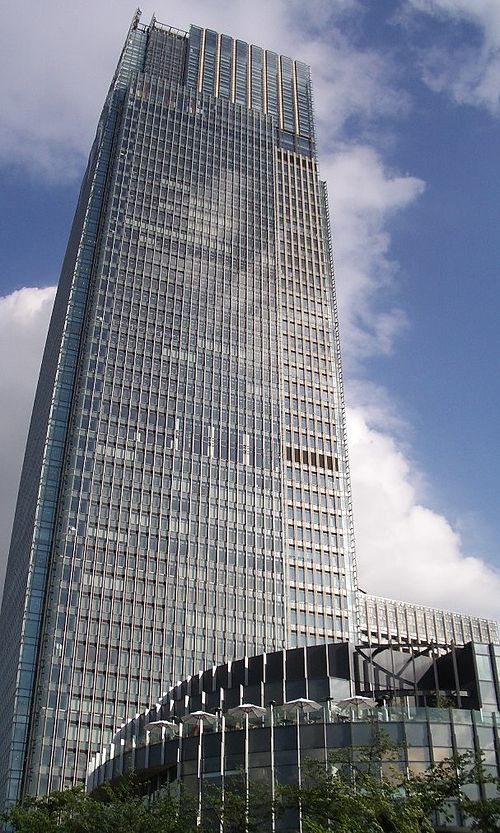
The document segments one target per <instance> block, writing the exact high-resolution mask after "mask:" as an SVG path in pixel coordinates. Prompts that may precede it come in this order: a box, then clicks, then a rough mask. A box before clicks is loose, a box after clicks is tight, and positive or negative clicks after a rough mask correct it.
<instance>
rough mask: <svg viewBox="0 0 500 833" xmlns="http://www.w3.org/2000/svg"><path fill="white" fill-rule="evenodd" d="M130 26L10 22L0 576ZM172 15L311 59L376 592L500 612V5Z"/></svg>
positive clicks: (169, 16)
mask: <svg viewBox="0 0 500 833" xmlns="http://www.w3.org/2000/svg"><path fill="white" fill-rule="evenodd" d="M152 11H153V8H152V7H151V8H149V7H148V6H144V16H143V19H144V20H146V21H147V20H149V18H150V16H151V13H152ZM132 12H133V7H132V6H130V8H129V7H128V6H127V5H126V4H124V3H123V2H118V0H111V2H109V3H107V4H106V5H105V7H102V6H101V5H100V4H97V3H96V2H95V0H90V2H86V3H83V2H80V0H74V2H70V3H67V4H61V3H59V2H55V0H48V2H47V3H44V4H43V5H40V4H35V3H34V2H33V0H28V2H27V3H26V4H25V8H24V15H23V17H24V22H23V26H22V29H20V28H19V24H18V21H17V19H16V15H15V14H12V16H11V19H10V20H5V21H4V24H3V31H2V32H1V34H0V38H1V39H2V40H3V43H2V44H1V48H2V55H3V60H4V62H5V63H6V71H4V72H3V80H2V82H1V86H0V96H1V99H0V100H1V101H2V108H1V115H0V119H1V123H0V165H1V167H2V176H1V183H2V185H1V192H0V200H1V215H0V216H1V217H2V222H1V227H0V295H1V296H2V299H0V348H1V350H2V353H1V354H0V395H1V397H2V401H3V402H4V408H3V412H2V415H1V417H0V465H1V467H2V471H3V472H4V477H3V478H2V481H3V482H2V484H0V563H1V561H2V559H3V560H4V554H5V549H6V546H7V543H6V542H7V540H8V536H9V525H10V523H11V519H12V507H13V500H14V495H15V490H16V481H17V478H18V476H19V468H20V461H21V454H22V446H23V443H24V438H25V433H26V429H27V419H28V414H29V408H30V401H31V400H32V397H33V386H34V380H35V377H36V369H37V365H38V363H39V360H40V351H41V345H42V343H43V337H44V332H45V330H46V326H47V321H48V315H49V311H50V303H51V298H52V291H51V290H50V289H49V287H51V286H53V285H54V283H55V282H56V281H57V277H58V273H59V269H60V264H61V260H62V256H63V253H64V247H65V243H66V238H67V234H68V229H69V225H70V222H71V217H72V212H73V209H74V205H75V202H76V197H77V193H78V187H79V180H80V177H81V174H82V171H83V168H84V165H85V158H86V154H87V152H88V149H89V147H90V142H91V139H92V134H93V131H94V129H95V125H96V122H97V117H98V112H99V109H100V106H101V105H102V102H103V99H104V96H105V92H106V89H107V85H108V84H109V80H110V78H111V75H112V72H113V68H114V65H115V63H116V59H117V57H118V54H119V50H120V48H121V43H122V41H123V39H124V37H125V34H126V30H127V27H128V24H129V20H130V17H131V15H132ZM155 12H156V15H157V17H158V19H159V20H161V21H163V22H166V23H170V24H171V25H174V26H177V27H178V28H181V29H182V28H188V26H189V24H190V23H191V22H194V23H198V24H201V25H208V26H211V27H213V28H217V29H218V30H219V31H226V32H228V33H229V34H233V35H237V36H240V37H242V38H244V39H246V40H250V41H252V42H257V43H259V44H261V45H263V46H267V47H269V48H273V49H276V50H277V51H281V52H283V53H285V54H291V55H292V56H293V57H299V58H301V59H303V60H305V61H306V62H308V63H310V64H311V67H312V73H313V83H314V89H315V107H316V114H317V120H318V129H319V141H320V166H321V171H322V175H323V176H324V177H325V178H326V179H327V181H328V185H329V192H330V205H331V209H332V226H333V235H334V247H335V251H334V255H335V263H336V282H337V289H338V296H339V309H340V317H341V337H342V347H343V357H344V371H345V385H346V400H347V406H348V432H349V437H350V459H351V471H352V479H353V497H354V510H355V518H354V520H355V529H356V534H357V542H358V559H359V573H360V583H361V585H362V586H364V587H366V589H369V590H373V591H375V592H378V593H380V594H385V595H394V596H397V597H401V598H411V600H412V601H421V602H423V603H429V604H438V605H440V606H443V607H449V608H456V609H460V610H464V611H466V612H467V611H469V612H472V613H475V614H478V615H488V616H497V617H500V602H499V598H500V594H499V592H498V591H499V590H500V573H499V570H500V551H499V546H498V542H499V540H500V513H499V511H498V510H499V480H500V476H499V473H498V461H499V451H500V449H499V445H500V443H499V439H498V436H499V433H498V418H497V412H498V410H499V408H500V373H499V355H500V351H499V337H498V326H497V320H498V307H499V304H498V301H499V290H498V278H499V277H500V275H499V272H500V243H499V234H498V227H499V222H498V220H499V208H498V207H499V205H500V178H499V176H498V167H499V165H498V147H499V126H500V3H499V2H498V0H376V1H375V2H373V0H337V2H335V3H332V2H331V0H324V2H323V0H312V2H309V3H308V4H303V3H299V2H295V0H287V2H285V0H268V2H264V0H256V2H253V3H252V4H251V8H250V7H249V4H246V3H244V2H240V0H233V2H227V0H213V2H211V3H206V2H201V0H185V2H182V3H181V2H180V0H176V2H169V3H163V4H162V3H161V2H160V3H157V4H156V5H155ZM21 35H22V37H20V36H21ZM40 287H43V288H46V289H45V291H43V292H40V291H39V290H38V289H37V288H40ZM17 290H22V292H16V291H17ZM13 344H15V345H16V349H15V350H13V349H12V346H13ZM1 572H2V570H1V566H0V584H1Z"/></svg>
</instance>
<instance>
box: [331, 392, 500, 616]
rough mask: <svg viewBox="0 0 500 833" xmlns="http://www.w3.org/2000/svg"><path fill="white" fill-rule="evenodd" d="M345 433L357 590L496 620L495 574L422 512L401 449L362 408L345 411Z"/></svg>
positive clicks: (498, 582)
mask: <svg viewBox="0 0 500 833" xmlns="http://www.w3.org/2000/svg"><path fill="white" fill-rule="evenodd" d="M378 416H379V417H380V416H381V414H380V413H379V415H378ZM347 426H348V439H349V454H350V463H351V476H352V490H353V500H354V512H355V521H356V539H357V545H358V550H359V558H358V562H359V563H358V573H359V582H360V586H361V587H363V588H365V589H367V590H368V591H369V592H370V593H375V594H379V595H381V596H389V597H393V598H397V599H404V600H406V601H412V602H417V603H420V604H422V603H426V604H429V605H433V606H435V607H442V608H445V609H457V610H460V611H464V612H467V613H470V614H475V615H477V616H489V617H492V618H496V619H500V572H499V571H498V570H495V569H494V568H492V567H490V566H488V565H487V564H486V563H485V562H484V561H482V560H481V559H479V558H475V557H473V556H470V555H466V554H465V553H464V551H463V546H462V542H461V540H460V536H459V534H458V532H457V531H456V530H455V529H454V528H453V527H452V526H451V524H450V523H449V522H448V520H447V519H446V518H445V517H444V516H443V515H441V514H439V513H438V512H435V511H433V510H432V509H430V508H429V507H427V506H425V502H424V501H423V500H422V491H423V489H422V483H423V478H422V475H421V473H420V472H419V471H418V469H416V467H415V465H414V463H413V462H412V460H411V457H410V456H409V453H408V449H407V448H405V447H404V445H402V444H401V443H400V442H398V440H397V438H396V436H395V435H394V433H391V432H389V431H387V430H384V429H383V428H382V427H378V428H375V427H373V424H371V420H370V412H369V411H368V412H367V411H366V410H365V409H364V408H363V406H362V405H358V406H353V407H351V408H349V410H348V414H347Z"/></svg>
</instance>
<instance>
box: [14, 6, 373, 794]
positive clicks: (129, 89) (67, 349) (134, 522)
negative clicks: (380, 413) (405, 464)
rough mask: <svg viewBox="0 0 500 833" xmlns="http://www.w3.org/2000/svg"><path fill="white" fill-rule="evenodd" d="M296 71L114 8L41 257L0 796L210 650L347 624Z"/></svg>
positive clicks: (302, 103)
mask: <svg viewBox="0 0 500 833" xmlns="http://www.w3.org/2000/svg"><path fill="white" fill-rule="evenodd" d="M330 254H331V253H330V235H329V225H328V210H327V196H326V191H325V187H324V184H323V183H322V182H321V180H320V178H319V174H318V165H317V160H316V147H315V136H314V124H313V112H312V93H311V84H310V77H309V70H308V68H307V67H306V66H305V65H303V64H301V63H299V62H297V61H293V60H291V59H289V58H286V57H283V56H279V55H277V54H275V53H273V52H269V51H265V50H263V49H261V48H260V47H256V46H249V45H248V44H246V43H244V42H242V41H239V40H234V39H233V38H231V37H228V36H226V35H219V34H217V33H216V32H214V31H211V30H204V29H200V28H197V27H194V26H193V27H191V30H190V32H189V34H187V33H185V32H180V31H178V30H176V29H172V28H169V27H165V26H163V25H161V24H159V23H157V22H156V21H155V20H153V21H152V22H151V24H150V25H149V26H144V25H142V24H141V23H140V19H139V17H138V16H136V17H135V18H134V21H133V23H132V26H131V28H130V31H129V34H128V37H127V41H126V44H125V46H124V49H123V52H122V55H121V58H120V61H119V64H118V68H117V71H116V73H115V76H114V78H113V81H112V84H111V88H110V91H109V94H108V97H107V99H106V103H105V105H104V109H103V112H102V115H101V119H100V121H99V125H98V129H97V135H96V139H95V142H94V145H93V148H92V151H91V154H90V159H89V163H88V167H87V171H86V173H85V177H84V180H83V184H82V188H81V192H80V197H79V201H78V206H77V210H76V214H75V219H74V222H73V227H72V230H71V234H70V239H69V243H68V248H67V252H66V256H65V259H64V264H63V268H62V274H61V279H60V284H59V289H58V293H57V298H56V302H55V307H54V313H53V317H52V321H51V325H50V330H49V335H48V340H47V345H46V350H45V354H44V358H43V363H42V369H41V373H40V380H39V384H38V390H37V394H36V400H35V406H34V411H33V417H32V421H31V427H30V432H29V437H28V444H27V450H26V457H25V462H24V466H23V472H22V478H21V485H20V491H19V498H18V504H17V510H16V517H15V522H14V529H13V534H12V543H11V549H10V555H9V564H8V570H7V577H6V584H5V592H4V600H3V606H2V613H1V633H2V634H8V635H9V639H8V641H7V640H6V639H5V638H3V639H2V644H1V647H0V650H1V657H0V669H1V679H0V698H1V702H2V704H3V707H4V711H3V714H2V718H1V721H0V797H1V799H2V800H4V799H6V800H7V801H13V800H15V799H16V798H17V797H18V796H19V795H21V794H23V793H25V792H32V793H44V792H46V791H48V790H51V789H55V788H60V787H65V786H68V785H70V784H72V783H74V782H75V781H78V780H83V778H84V775H85V770H86V765H87V762H88V759H89V757H90V756H91V755H92V754H93V753H95V752H96V751H98V749H99V748H100V746H101V744H102V742H104V743H106V742H107V741H108V740H109V738H110V737H111V734H112V732H113V731H114V729H115V728H116V727H117V726H118V725H119V724H120V723H121V721H122V720H124V719H127V718H129V717H131V716H133V714H134V713H135V712H136V711H140V710H142V709H144V708H145V707H146V706H148V705H149V704H150V703H151V702H153V701H154V700H155V699H156V698H157V697H158V696H159V694H160V693H161V692H162V691H163V690H165V689H167V688H168V687H169V686H170V685H171V684H172V683H173V682H175V681H176V680H177V679H180V678H182V677H185V676H186V675H188V674H190V673H194V672H197V671H198V670H199V669H200V668H205V667H207V666H209V665H210V664H212V663H213V664H214V665H215V664H217V663H221V662H223V661H224V660H225V659H227V658H233V657H237V656H244V655H251V654H257V653H259V652H262V651H265V650H267V651H269V650H273V649H279V648H281V647H283V646H291V647H294V646H296V645H301V644H304V643H312V642H317V641H321V640H325V639H333V640H339V639H349V638H350V639H355V638H356V635H357V617H356V572H355V563H354V553H353V548H352V522H351V509H350V489H349V472H348V464H347V453H346V446H345V436H344V418H343V398H342V379H341V370H340V357H339V343H338V330H337V318H336V308H335V297H334V291H333V276H332V267H331V256H330Z"/></svg>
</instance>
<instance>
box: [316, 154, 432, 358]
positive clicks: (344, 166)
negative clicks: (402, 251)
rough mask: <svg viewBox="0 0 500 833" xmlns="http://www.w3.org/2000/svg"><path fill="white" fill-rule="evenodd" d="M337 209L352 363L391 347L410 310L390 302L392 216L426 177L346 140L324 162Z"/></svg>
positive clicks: (338, 260)
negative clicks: (398, 169) (397, 168)
mask: <svg viewBox="0 0 500 833" xmlns="http://www.w3.org/2000/svg"><path fill="white" fill-rule="evenodd" d="M322 173H323V175H325V177H326V179H327V181H328V185H329V192H330V194H331V198H330V209H331V212H332V227H333V244H334V252H335V271H336V274H337V276H338V280H337V293H338V302H339V308H340V310H341V315H342V344H343V355H344V360H346V361H347V362H348V363H349V365H348V366H349V367H350V366H351V365H359V363H360V362H361V361H362V360H363V359H365V358H367V356H371V355H374V354H375V353H385V354H387V353H390V351H391V349H392V346H393V343H394V339H395V337H396V336H397V335H398V333H399V332H400V331H401V329H402V328H403V327H404V326H405V325H406V314H405V312H404V311H403V309H401V308H400V307H399V306H397V305H392V306H391V305H389V304H388V301H389V302H390V301H392V300H393V297H394V293H395V291H396V283H397V282H396V275H397V264H396V263H395V262H394V261H392V260H391V257H390V248H391V236H390V230H389V229H390V219H391V217H392V216H393V215H394V214H395V213H396V212H398V211H401V210H403V209H404V208H406V207H408V206H409V205H410V204H411V203H412V202H413V201H414V200H415V199H417V198H418V196H419V195H420V194H421V193H422V192H423V190H424V187H425V183H424V182H423V181H422V180H420V179H417V178H416V177H411V176H402V175H400V174H398V173H395V172H393V171H390V170H388V169H387V167H386V166H385V165H384V162H383V160H382V158H381V156H380V154H379V153H377V151H376V150H375V149H374V148H372V147H368V146H362V145H353V144H349V145H344V146H342V147H340V148H339V150H337V151H336V152H335V153H333V154H331V155H328V156H326V159H325V163H324V164H323V165H322Z"/></svg>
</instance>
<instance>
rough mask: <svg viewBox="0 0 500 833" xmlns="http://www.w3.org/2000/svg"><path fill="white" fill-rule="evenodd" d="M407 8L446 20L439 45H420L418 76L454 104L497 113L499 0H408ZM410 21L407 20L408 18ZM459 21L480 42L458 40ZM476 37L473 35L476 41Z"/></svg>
mask: <svg viewBox="0 0 500 833" xmlns="http://www.w3.org/2000/svg"><path fill="white" fill-rule="evenodd" d="M407 3H408V5H407V7H406V12H407V13H408V12H409V13H410V19H411V17H412V14H411V13H412V12H413V13H415V12H417V13H420V14H425V15H428V16H432V17H433V18H435V19H436V20H440V21H444V22H446V23H447V24H448V30H447V31H446V32H445V33H441V37H440V39H439V41H438V43H435V44H433V45H432V46H428V47H425V48H420V49H419V50H418V54H419V55H420V62H421V70H422V78H423V80H424V82H425V83H426V84H427V85H428V86H429V87H430V89H432V90H434V91H435V92H444V93H447V94H448V95H449V96H451V98H453V99H454V100H455V101H456V102H457V103H458V104H471V105H475V106H479V107H484V108H486V109H487V110H488V111H489V112H490V113H492V114H493V115H499V114H500V3H498V0H474V2H472V1H471V0H407ZM407 20H408V18H407ZM460 24H469V25H472V26H473V27H474V28H475V29H476V32H477V34H478V36H479V43H474V42H473V40H472V39H470V40H468V41H467V42H462V41H461V30H459V29H458V28H457V27H458V26H459V25H460ZM474 40H475V39H474Z"/></svg>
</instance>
